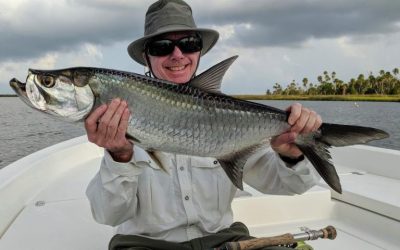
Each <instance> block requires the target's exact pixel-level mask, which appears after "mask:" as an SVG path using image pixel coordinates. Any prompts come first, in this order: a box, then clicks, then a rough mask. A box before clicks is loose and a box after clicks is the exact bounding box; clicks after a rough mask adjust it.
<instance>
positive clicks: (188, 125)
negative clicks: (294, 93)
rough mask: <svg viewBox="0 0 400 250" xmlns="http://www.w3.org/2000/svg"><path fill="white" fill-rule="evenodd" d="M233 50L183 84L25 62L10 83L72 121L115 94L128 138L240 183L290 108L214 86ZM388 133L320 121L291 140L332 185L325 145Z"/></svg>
mask: <svg viewBox="0 0 400 250" xmlns="http://www.w3.org/2000/svg"><path fill="white" fill-rule="evenodd" d="M236 58H237V56H234V57H231V58H229V59H226V60H224V61H222V62H220V63H219V64H217V65H215V66H213V67H212V68H210V69H208V70H207V71H205V72H203V73H202V74H200V75H198V76H197V77H195V78H193V79H192V80H191V81H190V82H188V83H187V84H180V85H177V84H174V83H172V82H168V81H164V80H159V79H155V78H151V77H147V76H144V75H140V74H135V73H130V72H124V71H118V70H112V69H102V68H90V67H77V68H68V69H60V70H33V69H30V70H29V73H28V76H27V80H26V83H22V82H19V81H18V80H16V79H12V80H11V81H10V85H11V87H12V88H13V89H14V91H15V92H16V93H17V94H18V95H19V97H20V98H21V99H22V100H23V101H24V102H25V103H26V104H28V105H29V106H31V107H33V108H34V109H37V110H40V111H43V112H45V113H47V114H50V115H53V116H57V117H61V118H63V119H65V120H68V121H71V122H77V121H83V120H84V119H85V118H86V117H87V116H88V115H89V114H90V113H91V112H92V111H93V110H94V109H95V108H97V107H99V106H100V105H102V104H104V103H109V102H110V100H112V99H114V98H120V99H122V100H126V101H127V103H128V107H129V109H130V110H131V111H132V115H131V116H130V118H129V125H128V131H127V138H128V139H130V140H132V141H133V142H134V143H135V144H136V145H138V146H140V147H142V148H143V149H145V150H146V151H148V152H149V153H150V154H151V155H154V154H153V153H154V152H155V151H163V152H170V153H177V154H185V155H195V156H204V157H214V158H216V159H217V160H218V162H219V163H220V165H221V166H222V168H223V169H224V170H225V172H226V174H227V175H228V177H229V178H230V180H231V181H232V182H233V184H234V185H235V186H236V187H238V188H240V189H243V183H242V177H243V167H244V165H245V163H246V161H247V159H248V158H249V156H251V155H252V154H254V153H255V152H256V151H259V150H263V149H265V148H266V147H268V146H269V139H270V138H272V137H274V136H277V135H280V134H282V133H284V132H286V131H288V130H289V129H290V125H289V124H288V122H287V121H288V116H289V113H288V112H286V111H283V110H280V109H277V108H273V107H269V106H266V105H263V104H259V103H254V102H250V101H245V100H240V99H236V98H234V97H231V96H228V95H224V94H222V93H221V92H220V85H221V81H222V78H223V76H224V74H225V72H226V70H227V69H228V68H229V66H230V65H231V64H232V62H233V61H234V60H235V59H236ZM386 137H388V134H387V133H386V132H384V131H382V130H378V129H374V128H369V127H360V126H350V125H338V124H327V123H324V124H322V125H321V127H320V129H319V130H318V131H316V132H312V133H309V134H304V135H302V134H301V135H299V136H298V137H297V139H296V141H295V144H296V145H297V146H298V148H299V149H300V150H301V151H302V152H303V154H304V155H305V157H307V158H308V160H309V161H310V162H311V163H312V164H313V166H314V167H315V168H316V170H317V172H318V173H319V175H321V177H322V178H323V179H324V180H325V181H326V183H327V184H328V185H329V186H330V187H331V188H332V189H334V190H335V191H337V192H339V193H341V192H342V189H341V185H340V180H339V177H338V175H337V173H336V170H335V167H334V166H333V164H332V162H331V156H330V154H329V151H328V149H329V148H330V147H331V146H347V145H353V144H363V143H367V142H369V141H371V140H377V139H382V138H386Z"/></svg>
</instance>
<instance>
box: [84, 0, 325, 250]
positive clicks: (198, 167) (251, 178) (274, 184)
mask: <svg viewBox="0 0 400 250" xmlns="http://www.w3.org/2000/svg"><path fill="white" fill-rule="evenodd" d="M217 40H218V33H217V32H216V31H214V30H210V29H201V28H197V27H196V25H195V23H194V20H193V17H192V12H191V8H190V6H189V5H187V4H186V3H185V2H183V1H181V0H171V1H162V0H160V1H158V2H156V3H154V4H152V5H151V6H150V7H149V9H148V11H147V13H146V21H145V36H144V37H142V38H140V39H138V40H136V41H134V42H132V43H131V44H130V45H129V47H128V52H129V55H130V56H131V57H132V58H133V59H134V60H135V61H137V62H138V63H140V64H142V65H146V66H148V67H149V70H150V72H151V74H152V75H153V76H154V77H156V78H159V79H164V80H168V81H171V82H173V83H176V84H186V83H187V82H188V81H190V79H191V78H192V77H193V76H194V75H195V73H196V70H197V67H198V64H199V60H200V56H202V55H204V54H206V53H207V52H208V51H209V50H210V49H211V48H212V47H213V46H214V44H215V43H216V41H217ZM288 110H289V111H291V115H290V117H289V123H290V124H291V125H292V127H291V130H290V131H288V132H287V133H285V134H282V135H280V136H278V137H276V138H273V140H272V142H271V146H272V149H273V150H272V149H270V150H266V151H265V152H261V153H262V154H256V155H253V156H251V157H250V158H249V160H248V161H247V162H246V165H245V169H244V181H245V182H246V183H248V184H249V185H251V186H253V187H254V188H256V189H258V190H259V191H261V192H264V193H274V194H295V193H302V192H305V191H306V190H307V189H309V188H310V187H311V186H313V185H314V184H315V183H316V180H317V178H316V177H315V176H314V175H313V172H312V171H311V170H310V168H309V165H308V162H307V160H305V159H304V157H303V156H302V153H301V152H300V150H299V149H298V148H297V147H296V146H294V144H292V142H293V141H294V139H295V138H296V135H297V134H299V133H308V132H311V131H314V130H316V129H318V128H319V126H320V125H321V118H320V117H319V116H318V115H317V114H316V113H315V112H313V111H310V110H308V109H306V108H303V107H302V106H301V105H300V104H294V105H292V106H290V107H289V109H288ZM130 112H135V110H128V109H127V104H126V102H125V101H123V100H113V101H112V102H111V103H110V104H109V105H103V106H101V107H99V108H98V109H97V110H95V111H94V112H93V113H92V114H91V115H90V116H89V117H88V118H87V120H86V122H85V127H86V130H87V134H88V138H89V140H90V141H91V142H93V143H95V144H97V145H99V146H100V147H104V148H105V149H106V150H105V156H104V158H103V161H102V163H101V166H100V170H99V172H98V173H97V175H96V176H95V177H94V179H93V180H92V181H91V183H90V184H89V186H88V189H87V196H88V198H89V200H90V203H91V207H92V212H93V216H94V218H95V219H96V221H98V222H99V223H103V224H107V225H112V226H118V230H117V233H118V234H117V235H116V236H114V237H113V239H112V240H111V242H110V246H109V247H110V249H207V248H211V247H217V246H220V245H221V244H223V243H224V242H226V241H236V240H242V239H249V238H251V237H250V236H249V232H248V230H247V228H246V226H245V225H244V224H242V223H240V222H236V223H233V224H232V222H233V221H232V220H233V215H232V209H231V202H232V199H233V198H234V195H235V193H236V190H237V189H236V187H235V186H234V185H233V184H232V183H231V182H230V181H229V179H228V177H227V176H226V174H225V173H224V171H223V169H222V168H221V167H220V165H219V163H218V162H217V161H216V160H215V159H210V158H202V157H193V156H186V155H176V154H171V153H166V152H156V156H157V159H158V161H159V162H160V163H161V164H162V165H163V167H164V168H166V169H168V172H169V174H166V173H165V172H163V171H162V170H161V169H160V167H159V166H158V165H157V164H156V163H155V162H154V161H153V160H152V158H151V157H150V156H149V155H148V154H147V153H146V152H145V151H144V150H143V149H141V148H139V147H137V146H135V145H133V144H132V143H131V142H130V141H128V140H127V139H126V138H125V133H126V131H127V125H128V120H129V116H130ZM269 249H272V248H269Z"/></svg>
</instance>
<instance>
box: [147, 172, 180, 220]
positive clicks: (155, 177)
mask: <svg viewBox="0 0 400 250" xmlns="http://www.w3.org/2000/svg"><path fill="white" fill-rule="evenodd" d="M145 172H146V174H145V178H142V189H141V191H142V192H140V193H139V196H141V199H140V201H141V204H140V205H141V208H140V209H141V213H142V215H143V216H142V217H143V218H145V219H146V224H151V225H158V226H165V225H169V224H171V223H173V222H174V221H176V216H177V204H176V202H177V199H176V196H175V193H174V187H173V179H172V178H173V177H172V175H171V174H167V173H165V172H164V171H163V170H162V169H160V168H159V167H158V165H155V164H149V166H148V168H147V169H146V170H145ZM142 177H144V176H143V175H142ZM143 190H144V191H143Z"/></svg>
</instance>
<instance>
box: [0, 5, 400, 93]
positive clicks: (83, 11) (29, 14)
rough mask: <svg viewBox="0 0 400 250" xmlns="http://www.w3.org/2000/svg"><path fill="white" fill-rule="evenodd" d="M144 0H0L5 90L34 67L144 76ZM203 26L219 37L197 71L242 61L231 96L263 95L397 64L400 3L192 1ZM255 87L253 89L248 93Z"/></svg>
mask: <svg viewBox="0 0 400 250" xmlns="http://www.w3.org/2000/svg"><path fill="white" fill-rule="evenodd" d="M152 2H153V1H143V0H85V1H79V0H58V1H51V0H12V1H4V0H0V34H1V35H0V93H2V92H3V91H4V90H5V91H6V92H8V91H9V87H8V84H7V82H8V80H9V79H10V78H11V77H18V78H20V79H21V80H23V79H24V78H25V77H26V70H27V69H28V68H32V67H37V68H60V67H71V66H78V65H81V66H85V65H86V66H95V67H110V68H116V69H122V70H128V71H133V72H138V73H143V68H142V67H140V66H139V65H137V64H136V63H135V62H133V61H132V60H131V59H130V58H129V56H128V55H127V53H126V46H127V45H128V44H129V42H130V41H132V40H134V39H136V38H139V37H141V36H142V34H143V24H144V15H145V12H146V10H147V8H148V6H149V5H150V3H152ZM188 2H189V3H190V4H191V6H192V9H193V13H194V17H195V19H196V23H197V25H198V26H199V27H207V28H213V29H217V30H218V31H219V32H220V41H219V43H218V45H217V46H215V48H214V49H213V50H212V51H211V52H210V53H208V54H207V56H205V57H204V58H202V60H201V67H200V71H202V70H204V69H206V68H208V67H209V66H211V65H213V64H214V63H216V62H219V61H221V60H222V59H224V58H227V57H230V56H232V55H240V57H239V59H238V60H237V62H235V63H234V64H233V66H232V68H231V69H230V70H229V71H228V72H227V75H226V77H225V79H224V85H223V86H224V90H225V91H226V92H227V93H243V92H246V93H263V92H264V91H265V90H266V89H267V88H272V85H273V84H274V83H275V82H279V83H281V84H283V85H285V84H287V83H289V82H291V81H292V80H294V79H295V80H296V81H301V79H302V78H303V77H309V78H310V81H314V79H313V78H314V77H316V76H317V75H318V74H321V72H323V71H324V70H328V71H331V70H335V71H336V72H337V73H338V77H342V79H344V80H345V79H348V78H350V77H353V76H354V75H356V74H358V73H364V74H367V73H368V72H369V71H375V72H376V70H379V69H386V70H391V69H393V68H394V67H399V65H398V61H397V60H396V58H399V56H400V48H399V45H398V41H399V38H400V32H399V31H400V15H398V13H399V12H400V1H394V0H380V1H376V0H353V1H348V0H336V1H326V0H268V1H265V0H251V1H249V0H216V1H209V2H207V4H204V1H203V0H191V1H189V0H188ZM250 86H251V88H250Z"/></svg>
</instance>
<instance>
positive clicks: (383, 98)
mask: <svg viewBox="0 0 400 250" xmlns="http://www.w3.org/2000/svg"><path fill="white" fill-rule="evenodd" d="M232 96H233V97H235V98H238V99H244V100H300V101H358V102H363V101H366V102H400V95H232Z"/></svg>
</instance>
